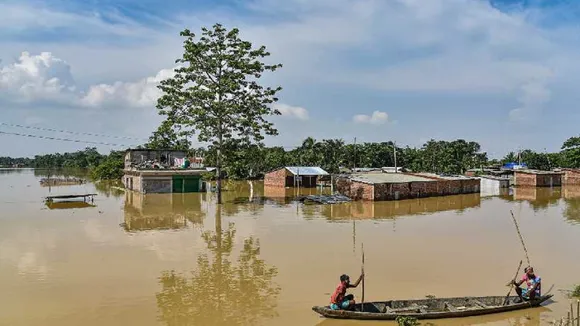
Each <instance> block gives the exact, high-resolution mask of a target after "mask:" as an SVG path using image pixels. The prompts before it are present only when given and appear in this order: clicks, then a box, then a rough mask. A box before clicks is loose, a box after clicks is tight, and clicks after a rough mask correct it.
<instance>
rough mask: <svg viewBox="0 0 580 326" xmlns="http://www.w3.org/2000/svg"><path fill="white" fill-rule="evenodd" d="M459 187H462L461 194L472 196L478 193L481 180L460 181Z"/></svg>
mask: <svg viewBox="0 0 580 326" xmlns="http://www.w3.org/2000/svg"><path fill="white" fill-rule="evenodd" d="M461 186H462V187H463V191H462V193H464V194H474V193H478V192H480V188H481V180H480V179H471V180H461Z"/></svg>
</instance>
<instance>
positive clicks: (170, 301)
mask: <svg viewBox="0 0 580 326" xmlns="http://www.w3.org/2000/svg"><path fill="white" fill-rule="evenodd" d="M215 219H216V222H215V226H216V227H215V228H216V229H215V231H207V232H204V233H203V239H204V241H205V243H206V245H207V249H208V253H204V254H201V255H200V256H199V257H198V259H197V268H196V269H195V270H193V271H192V272H191V274H187V275H185V274H181V273H177V272H176V271H174V270H171V271H164V272H163V273H162V274H161V277H160V278H159V283H160V284H161V291H160V292H158V293H157V295H156V297H157V306H158V307H159V312H160V316H159V317H160V320H162V321H163V322H164V323H165V324H166V325H168V326H184V325H256V324H258V322H259V321H260V320H261V319H264V318H272V317H275V316H276V315H277V314H276V306H277V298H278V295H279V293H280V287H279V286H278V285H277V284H275V283H274V281H273V279H274V277H275V276H276V275H277V274H278V270H277V268H276V267H273V266H268V265H267V264H266V263H265V262H264V260H262V259H260V258H259V256H260V242H259V240H258V239H255V238H253V237H249V238H247V239H245V240H244V245H243V248H242V249H241V251H240V253H239V255H238V258H237V260H236V262H233V261H232V260H233V259H232V257H231V256H232V252H233V249H234V245H233V244H234V239H235V234H236V230H235V225H234V224H233V223H230V224H229V225H228V227H227V229H225V230H224V229H222V225H221V209H220V208H217V209H216V218H215Z"/></svg>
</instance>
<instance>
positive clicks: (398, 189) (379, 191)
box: [374, 182, 411, 201]
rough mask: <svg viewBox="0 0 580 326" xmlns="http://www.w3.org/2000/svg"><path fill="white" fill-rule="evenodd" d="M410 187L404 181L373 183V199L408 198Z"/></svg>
mask: <svg viewBox="0 0 580 326" xmlns="http://www.w3.org/2000/svg"><path fill="white" fill-rule="evenodd" d="M410 194H411V187H410V185H409V183H408V182H405V183H383V184H376V185H374V200H375V201H382V200H399V199H407V198H410V196H411V195H410Z"/></svg>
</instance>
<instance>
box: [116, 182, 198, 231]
mask: <svg viewBox="0 0 580 326" xmlns="http://www.w3.org/2000/svg"><path fill="white" fill-rule="evenodd" d="M205 196H206V194H204V193H187V194H142V193H138V192H132V191H127V192H126V193H125V207H124V212H125V222H124V223H123V224H121V226H122V227H123V228H124V229H125V231H127V232H137V231H145V230H167V229H174V230H175V229H182V228H185V227H187V226H188V224H189V223H191V224H193V225H201V224H203V219H204V217H205V208H204V205H203V203H204V202H205Z"/></svg>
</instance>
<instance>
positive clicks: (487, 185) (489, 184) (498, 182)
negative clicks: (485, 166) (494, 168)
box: [479, 175, 510, 196]
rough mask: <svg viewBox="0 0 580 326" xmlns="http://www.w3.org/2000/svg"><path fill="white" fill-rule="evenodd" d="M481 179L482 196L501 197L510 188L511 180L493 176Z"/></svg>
mask: <svg viewBox="0 0 580 326" xmlns="http://www.w3.org/2000/svg"><path fill="white" fill-rule="evenodd" d="M479 178H480V192H481V195H482V196H500V195H503V194H505V190H506V189H508V188H509V187H510V179H509V178H504V177H496V176H493V175H482V176H480V177H479Z"/></svg>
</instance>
